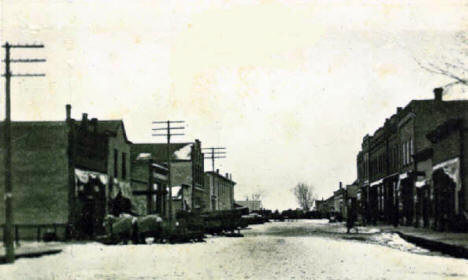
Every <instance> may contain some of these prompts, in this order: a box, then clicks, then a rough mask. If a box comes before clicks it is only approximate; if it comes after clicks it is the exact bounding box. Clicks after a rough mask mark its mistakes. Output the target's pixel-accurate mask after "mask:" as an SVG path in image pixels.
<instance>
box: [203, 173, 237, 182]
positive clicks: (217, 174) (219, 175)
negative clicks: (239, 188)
mask: <svg viewBox="0 0 468 280" xmlns="http://www.w3.org/2000/svg"><path fill="white" fill-rule="evenodd" d="M205 174H213V175H216V176H218V177H220V178H223V179H224V180H226V181H230V182H232V183H234V184H237V183H236V182H235V181H233V180H231V179H228V178H226V177H225V176H223V175H222V174H219V173H216V172H213V171H205Z"/></svg>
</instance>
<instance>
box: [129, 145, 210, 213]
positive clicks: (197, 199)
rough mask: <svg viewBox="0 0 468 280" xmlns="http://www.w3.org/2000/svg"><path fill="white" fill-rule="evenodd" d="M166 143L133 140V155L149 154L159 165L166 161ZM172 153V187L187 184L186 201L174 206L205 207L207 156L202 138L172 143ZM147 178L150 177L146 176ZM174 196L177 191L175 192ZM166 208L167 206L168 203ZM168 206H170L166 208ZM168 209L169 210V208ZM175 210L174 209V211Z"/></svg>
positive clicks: (185, 189)
mask: <svg viewBox="0 0 468 280" xmlns="http://www.w3.org/2000/svg"><path fill="white" fill-rule="evenodd" d="M166 149H167V144H164V143H154V144H153V143H149V144H133V145H132V157H133V158H135V159H136V158H137V157H138V156H144V155H146V156H148V157H150V158H151V160H152V161H153V162H154V163H156V164H159V165H164V166H166V165H167V155H166V152H167V150H166ZM170 156H171V184H172V187H176V186H182V185H184V186H188V187H189V188H188V189H187V188H183V189H184V193H185V195H184V200H183V201H185V202H183V201H180V203H185V204H184V205H182V204H181V205H180V207H179V206H177V207H175V206H174V209H186V210H188V211H192V210H194V211H202V210H203V209H204V207H205V205H204V202H205V194H206V190H205V186H204V156H203V153H202V151H201V142H200V141H199V140H195V141H194V142H188V143H172V144H170ZM147 180H148V179H147ZM173 197H174V194H173ZM166 208H167V207H166ZM166 210H167V209H166ZM166 213H168V212H166ZM175 213H176V212H175V211H174V212H173V214H175Z"/></svg>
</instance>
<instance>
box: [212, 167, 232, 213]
mask: <svg viewBox="0 0 468 280" xmlns="http://www.w3.org/2000/svg"><path fill="white" fill-rule="evenodd" d="M235 185H236V182H234V181H233V180H232V176H231V175H230V174H228V173H226V176H223V175H221V174H219V169H216V172H213V171H208V172H205V186H206V190H207V192H206V198H205V201H206V202H205V205H206V208H205V210H206V211H216V210H230V209H233V208H234V186H235Z"/></svg>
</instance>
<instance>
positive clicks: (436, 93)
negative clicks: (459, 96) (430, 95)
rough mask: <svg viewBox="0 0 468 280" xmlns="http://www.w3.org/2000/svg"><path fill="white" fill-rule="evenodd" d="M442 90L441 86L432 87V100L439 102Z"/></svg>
mask: <svg viewBox="0 0 468 280" xmlns="http://www.w3.org/2000/svg"><path fill="white" fill-rule="evenodd" d="M443 92H444V89H443V88H440V87H438V88H435V89H434V100H435V101H437V102H441V101H442V93H443Z"/></svg>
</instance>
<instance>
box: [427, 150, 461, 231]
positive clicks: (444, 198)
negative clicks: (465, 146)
mask: <svg viewBox="0 0 468 280" xmlns="http://www.w3.org/2000/svg"><path fill="white" fill-rule="evenodd" d="M432 180H433V184H434V210H435V228H436V229H438V230H450V229H451V228H452V226H453V223H454V222H456V218H457V216H458V215H460V213H461V211H460V190H461V180H460V160H459V158H458V157H457V158H454V159H451V160H448V161H445V162H442V163H439V164H437V165H435V166H434V167H433V173H432Z"/></svg>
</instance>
